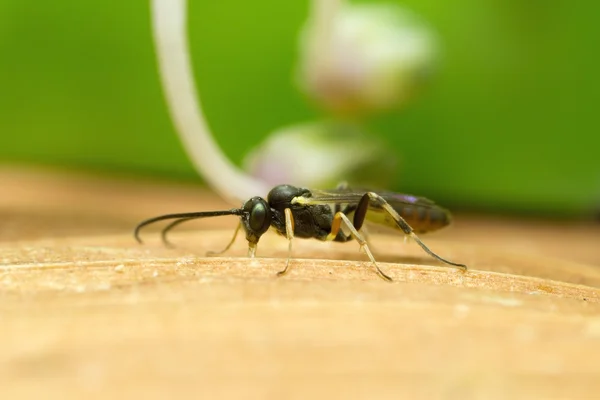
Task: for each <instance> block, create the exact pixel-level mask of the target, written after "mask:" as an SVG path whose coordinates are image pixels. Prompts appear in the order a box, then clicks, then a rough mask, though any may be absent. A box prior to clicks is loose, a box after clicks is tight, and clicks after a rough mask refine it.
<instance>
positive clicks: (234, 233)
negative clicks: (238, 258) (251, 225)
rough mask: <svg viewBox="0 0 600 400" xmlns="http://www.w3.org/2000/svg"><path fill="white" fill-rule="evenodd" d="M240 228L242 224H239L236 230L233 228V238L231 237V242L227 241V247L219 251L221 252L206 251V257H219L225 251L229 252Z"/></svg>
mask: <svg viewBox="0 0 600 400" xmlns="http://www.w3.org/2000/svg"><path fill="white" fill-rule="evenodd" d="M241 227H242V223H241V222H240V223H239V224H238V226H237V228H235V231H234V232H233V236H232V237H231V240H230V241H229V243H228V244H227V246H226V247H225V248H224V249H223V250H221V251H207V252H206V255H207V256H209V257H211V256H218V255H221V254H223V253H225V252H226V251H227V250H229V249H230V248H231V246H232V245H233V242H235V238H237V235H238V233H239V232H240V228H241Z"/></svg>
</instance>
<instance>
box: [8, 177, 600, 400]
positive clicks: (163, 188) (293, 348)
mask: <svg viewBox="0 0 600 400" xmlns="http://www.w3.org/2000/svg"><path fill="white" fill-rule="evenodd" d="M0 179H1V180H2V184H3V188H4V190H3V194H2V196H0V197H1V198H0V215H1V216H2V221H3V222H2V225H1V226H0V313H1V314H0V316H1V317H0V325H1V329H0V393H2V394H3V396H2V398H17V397H31V398H33V397H36V398H40V397H41V398H50V397H52V398H81V397H83V396H86V397H90V396H92V397H104V398H106V397H122V398H125V397H132V396H134V395H135V396H144V397H146V398H165V397H192V398H198V397H205V398H298V399H300V398H302V399H304V398H308V397H309V396H310V397H316V398H330V397H334V398H451V399H454V398H457V399H464V398H482V399H493V398H549V397H552V398H593V396H594V395H595V394H596V393H600V381H599V380H598V377H599V376H600V359H599V357H598V354H600V289H598V288H600V267H599V266H600V251H598V248H597V246H598V243H600V242H599V241H598V239H599V238H600V230H599V228H598V226H595V225H592V224H584V223H576V222H571V223H566V222H552V221H534V220H532V221H522V220H518V219H502V218H498V217H494V218H490V217H484V216H461V215H457V216H456V217H455V220H456V226H455V227H454V228H453V229H449V230H447V231H444V232H441V233H440V234H436V235H432V236H428V237H424V240H425V241H426V243H428V244H429V245H430V246H431V247H432V248H433V249H435V250H436V251H437V252H439V253H440V254H443V255H444V256H446V257H448V258H450V259H453V260H459V261H461V262H465V263H467V264H469V266H470V269H469V271H467V272H461V271H459V270H455V269H452V268H446V267H443V266H441V265H439V264H437V263H436V262H435V261H433V260H431V259H430V258H429V257H428V256H427V255H426V254H424V253H423V252H422V251H421V250H420V249H419V248H418V247H417V246H416V245H414V244H411V243H408V244H403V241H402V239H401V238H400V237H399V236H390V235H374V236H373V237H372V242H373V247H374V250H375V253H376V257H377V258H378V259H379V260H380V261H381V266H382V268H384V269H385V270H386V271H387V272H388V273H389V274H390V275H391V276H392V277H393V278H394V280H395V281H394V282H393V283H387V282H384V281H382V280H381V279H380V278H379V277H378V276H377V275H376V274H375V272H374V271H373V268H372V266H370V265H369V263H368V262H367V261H366V260H365V258H364V255H362V254H360V253H359V252H358V246H357V245H355V244H353V243H351V244H330V243H327V244H324V243H319V242H314V241H302V240H296V241H295V242H294V260H293V268H292V270H291V272H290V273H289V275H287V276H285V277H281V278H277V277H275V273H276V272H277V271H278V270H280V269H281V268H282V267H283V265H284V263H285V257H286V254H287V253H286V250H287V243H286V242H285V240H283V239H282V238H279V237H276V236H275V235H267V236H266V237H264V239H263V240H261V243H260V245H259V256H260V257H259V258H257V259H253V260H250V259H248V258H246V257H245V253H246V247H245V243H244V240H243V238H242V237H240V238H239V240H238V241H237V243H236V244H235V245H234V248H233V249H232V251H231V253H229V254H228V257H219V258H209V257H205V253H206V251H208V250H217V249H220V248H222V247H223V246H224V245H225V244H226V243H227V241H228V240H229V238H230V236H231V234H232V229H233V227H235V219H232V218H229V219H227V218H225V219H222V220H220V219H212V220H206V221H202V222H198V223H190V224H189V225H188V226H187V227H185V228H184V229H182V230H181V231H178V232H175V233H174V234H173V237H172V241H173V242H175V243H176V244H177V248H175V249H167V248H165V247H164V246H163V245H162V244H161V243H160V240H159V237H158V235H157V232H156V230H154V231H153V230H148V231H147V232H144V239H145V240H146V244H145V245H143V246H140V245H138V244H137V243H136V242H135V241H134V240H133V238H132V236H131V229H132V227H133V226H134V225H135V223H136V222H137V221H138V220H140V219H142V218H145V217H148V216H152V215H155V214H160V213H163V212H177V211H192V210H200V209H216V208H221V207H227V206H226V205H224V204H222V203H221V202H220V201H219V200H218V199H217V198H215V197H214V195H211V194H210V193H208V192H206V191H204V190H202V189H198V188H196V187H194V186H193V185H184V184H172V183H152V182H140V181H139V179H126V178H119V179H116V178H112V179H109V178H102V177H98V176H91V175H85V174H79V175H75V174H73V173H65V172H47V171H39V170H28V169H18V170H16V169H8V168H6V169H4V170H0Z"/></svg>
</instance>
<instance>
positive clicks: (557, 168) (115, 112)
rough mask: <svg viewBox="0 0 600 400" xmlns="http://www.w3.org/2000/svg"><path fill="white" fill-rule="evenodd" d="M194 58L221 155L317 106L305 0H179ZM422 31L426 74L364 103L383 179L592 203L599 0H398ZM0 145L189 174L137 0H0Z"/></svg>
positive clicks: (489, 198)
mask: <svg viewBox="0 0 600 400" xmlns="http://www.w3.org/2000/svg"><path fill="white" fill-rule="evenodd" d="M190 3H191V4H190V13H191V16H190V26H191V32H190V34H191V43H192V52H193V60H194V69H195V74H196V78H197V83H198V89H199V92H200V95H201V99H202V102H203V106H204V110H205V114H206V116H207V118H208V120H209V123H210V125H211V127H212V129H213V131H214V132H215V135H216V139H217V141H218V142H219V143H220V145H221V146H222V147H223V149H224V151H225V152H226V153H227V155H228V156H229V157H230V158H231V159H232V160H233V161H235V162H236V163H238V164H239V163H240V161H241V159H242V158H243V156H244V154H245V153H246V152H247V151H248V150H249V149H251V148H252V147H253V146H255V145H257V144H258V143H259V142H260V141H261V140H262V139H264V138H265V137H266V136H267V135H268V134H269V133H270V132H272V131H273V130H275V129H278V128H280V127H282V126H285V125H289V124H295V123H299V122H306V121H312V120H315V119H317V118H319V117H320V116H321V115H320V113H319V111H318V110H316V109H314V108H312V107H311V105H310V104H309V103H308V102H307V101H306V99H305V98H304V97H303V96H302V95H301V94H300V93H299V92H298V91H297V89H296V88H295V85H294V84H293V71H294V66H295V57H296V50H297V34H298V30H299V28H300V27H301V25H302V24H303V22H304V21H305V19H306V16H307V13H308V7H309V2H308V1H307V0H304V1H281V0H257V1H252V2H250V1H241V0H238V1H232V0H220V1H209V0H191V1H190ZM400 4H402V5H403V6H405V7H407V8H409V9H410V10H412V11H414V12H416V13H417V14H418V15H420V16H421V17H422V18H423V19H425V20H426V21H427V22H428V23H429V24H430V25H431V26H432V27H433V28H434V29H435V30H436V31H437V33H438V35H439V38H440V41H441V48H442V55H443V56H442V62H441V64H440V66H439V73H438V74H437V76H436V77H435V79H434V81H433V84H432V85H431V86H430V87H429V88H428V89H427V91H426V92H425V93H424V94H423V95H421V96H420V97H419V98H418V99H417V100H416V101H415V102H413V103H412V104H411V105H410V106H408V107H407V108H406V109H404V110H403V111H402V112H397V113H393V114H388V115H385V116H381V117H377V118H372V119H371V120H370V121H369V126H370V128H372V129H373V130H375V131H377V132H379V133H381V134H382V135H383V136H384V137H385V139H386V140H387V141H388V142H389V143H390V144H391V145H392V146H393V147H394V148H395V149H396V150H397V152H398V153H399V154H400V155H401V159H402V168H401V170H400V171H399V174H398V178H397V181H396V184H395V187H394V188H393V189H396V190H399V191H404V192H412V193H415V194H421V195H426V196H428V197H431V198H434V199H436V200H437V201H438V202H440V203H443V204H444V205H446V206H450V207H459V208H476V209H484V210H490V211H511V212H522V213H543V214H548V215H591V213H592V212H594V211H597V210H598V209H600V160H599V157H598V153H599V152H598V149H599V147H600V137H599V133H600V130H599V129H598V122H597V121H598V110H597V109H598V104H600V103H599V100H600V95H599V93H600V87H599V86H600V85H599V82H600V77H599V71H600V63H599V57H598V51H597V49H598V42H597V37H598V34H597V25H598V22H597V19H598V17H597V16H598V15H600V3H598V2H591V1H587V2H586V1H583V2H574V1H566V0H545V1H541V0H537V1H523V0H479V1H475V0H456V1H452V2H440V1H434V0H418V1H417V0H411V1H404V2H402V3H400ZM0 54H1V62H0V88H1V92H0V110H1V111H0V160H2V161H6V162H21V163H22V162H25V163H29V162H30V163H36V164H40V163H41V164H48V165H63V166H65V165H66V166H76V167H78V168H89V169H91V170H106V171H113V172H116V171H118V172H129V173H131V172H133V173H139V174H145V175H151V176H161V177H169V178H174V179H195V180H198V181H200V178H199V177H198V176H197V174H196V173H195V171H194V170H193V169H192V167H191V164H190V162H189V161H188V160H187V158H186V156H185V154H184V152H183V149H182V147H181V145H180V143H179V141H178V138H177V136H176V135H175V133H174V130H173V127H172V125H171V123H170V120H169V117H168V114H167V111H166V107H165V103H164V100H163V98H162V93H161V88H160V84H159V80H158V76H157V67H156V62H155V57H154V50H153V44H152V35H151V29H150V11H149V2H148V1H147V0H129V1H121V0H102V1H100V0H87V1H81V0H55V1H49V2H43V1H33V0H2V2H0Z"/></svg>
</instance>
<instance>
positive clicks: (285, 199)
mask: <svg viewBox="0 0 600 400" xmlns="http://www.w3.org/2000/svg"><path fill="white" fill-rule="evenodd" d="M307 193H310V191H309V190H308V189H304V188H298V187H296V186H292V185H279V186H275V187H274V188H273V189H271V191H270V192H269V196H268V197H267V198H268V199H269V204H270V205H271V207H273V208H274V209H276V210H277V209H284V208H286V207H290V205H291V202H292V200H293V199H294V197H299V196H302V195H304V194H307Z"/></svg>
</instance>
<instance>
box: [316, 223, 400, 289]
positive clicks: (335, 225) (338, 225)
mask: <svg viewBox="0 0 600 400" xmlns="http://www.w3.org/2000/svg"><path fill="white" fill-rule="evenodd" d="M342 222H343V223H344V224H345V225H346V227H347V228H348V229H349V230H350V232H351V233H352V237H353V238H354V239H355V240H356V241H357V242H358V244H359V245H360V249H361V250H362V251H364V252H365V253H366V254H367V256H368V257H369V259H370V260H371V263H373V265H374V266H375V269H376V270H377V273H378V274H379V276H381V277H382V278H383V279H385V280H386V281H390V282H391V281H392V278H390V276H389V275H387V274H386V273H385V272H383V271H382V270H381V268H379V265H378V264H377V261H375V257H373V253H371V250H370V249H369V245H368V244H367V241H366V240H365V238H364V237H363V235H361V234H360V232H359V231H357V230H356V228H355V227H354V225H353V224H352V222H351V221H350V220H349V219H348V217H346V215H345V214H344V213H342V212H338V213H336V214H335V216H334V217H333V222H332V224H331V233H330V234H329V235H327V239H326V240H333V239H335V237H336V236H337V234H338V232H339V231H340V228H341V227H342Z"/></svg>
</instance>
